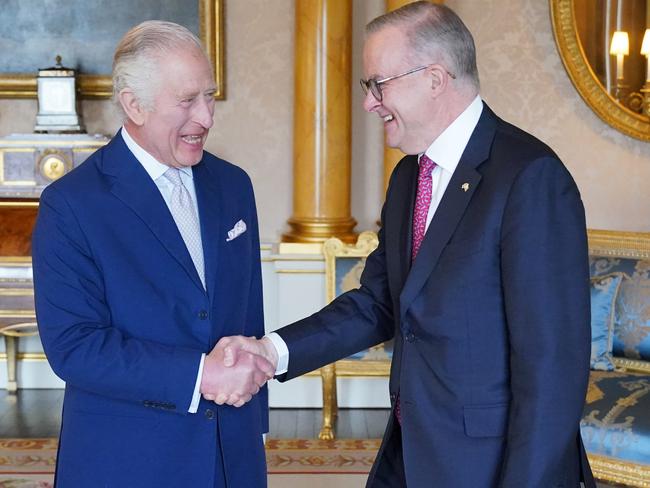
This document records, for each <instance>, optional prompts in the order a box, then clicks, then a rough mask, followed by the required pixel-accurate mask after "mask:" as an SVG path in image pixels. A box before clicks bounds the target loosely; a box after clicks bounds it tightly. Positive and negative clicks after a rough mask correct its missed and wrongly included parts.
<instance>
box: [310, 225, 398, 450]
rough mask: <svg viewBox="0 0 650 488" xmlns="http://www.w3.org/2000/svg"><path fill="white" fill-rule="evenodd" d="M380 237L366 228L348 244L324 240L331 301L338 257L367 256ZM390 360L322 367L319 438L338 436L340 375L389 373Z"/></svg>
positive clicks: (326, 278)
mask: <svg viewBox="0 0 650 488" xmlns="http://www.w3.org/2000/svg"><path fill="white" fill-rule="evenodd" d="M378 244H379V240H378V238H377V234H376V233H374V232H369V231H368V232H362V233H361V234H360V235H359V237H358V239H357V242H356V244H345V243H343V242H342V241H341V240H340V239H337V238H336V237H332V238H330V239H328V240H326V241H325V242H324V243H323V255H324V256H325V298H326V301H327V303H329V302H331V301H332V300H334V298H335V297H336V259H337V258H354V257H359V258H363V257H366V256H368V255H369V254H370V253H371V252H372V251H374V250H375V248H376V247H377V245H378ZM389 374H390V361H378V360H364V361H358V360H357V361H355V360H351V359H342V360H340V361H336V362H335V363H332V364H328V365H327V366H324V367H322V368H321V369H320V375H321V379H322V382H323V425H322V427H321V430H320V433H319V434H318V438H319V439H322V440H331V439H334V430H333V427H334V422H335V421H336V417H337V415H338V398H337V391H336V377H337V376H347V377H350V376H388V375H389Z"/></svg>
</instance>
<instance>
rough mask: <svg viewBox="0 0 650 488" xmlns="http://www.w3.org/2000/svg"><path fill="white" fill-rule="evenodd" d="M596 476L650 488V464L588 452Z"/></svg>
mask: <svg viewBox="0 0 650 488" xmlns="http://www.w3.org/2000/svg"><path fill="white" fill-rule="evenodd" d="M587 457H588V458H589V464H590V465H591V469H592V471H593V473H594V476H595V477H596V478H598V479H600V480H605V481H612V482H614V483H623V484H624V485H626V486H636V487H640V488H650V466H643V465H641V464H634V463H626V462H622V461H617V460H615V459H612V458H610V457H607V456H599V455H597V454H587Z"/></svg>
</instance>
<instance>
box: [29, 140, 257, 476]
mask: <svg viewBox="0 0 650 488" xmlns="http://www.w3.org/2000/svg"><path fill="white" fill-rule="evenodd" d="M193 174H194V184H195V188H196V195H197V203H198V208H199V216H200V221H201V234H202V240H203V248H204V255H205V271H206V273H205V276H206V286H207V292H206V290H204V289H203V287H202V285H201V281H200V279H199V277H198V274H197V272H196V269H195V268H194V265H193V263H192V260H191V258H190V255H189V253H188V251H187V249H186V247H185V245H184V243H183V240H182V238H181V235H180V233H179V232H178V230H177V228H176V225H175V223H174V220H173V218H172V216H171V214H170V212H169V210H168V208H167V206H166V204H165V202H164V200H163V198H162V196H161V195H160V192H159V190H158V188H157V187H156V186H155V184H154V182H153V181H152V180H151V178H150V177H149V175H148V174H147V173H146V171H145V170H144V168H143V167H142V165H141V164H140V163H139V162H138V161H137V160H136V159H135V157H134V156H133V154H132V153H131V152H130V151H129V149H128V148H127V147H126V145H125V143H124V140H123V139H122V137H121V135H119V134H118V135H117V136H116V137H115V138H114V139H113V140H112V141H111V142H110V143H109V144H108V145H107V146H105V147H104V148H102V149H100V150H99V151H97V152H96V153H95V154H93V155H92V156H91V157H90V158H89V159H88V160H87V161H86V162H84V163H83V164H82V165H81V166H80V167H79V168H77V169H75V170H74V171H72V172H71V173H69V174H68V175H66V176H64V177H63V178H61V179H60V180H58V181H56V182H55V183H53V184H51V185H50V186H48V187H47V188H46V189H45V191H44V192H43V194H42V196H41V202H40V209H39V215H38V220H37V223H36V227H35V230H34V234H33V260H34V286H35V293H36V315H37V319H38V324H39V331H40V335H41V340H42V342H43V347H44V349H45V353H46V355H47V357H48V360H49V361H50V364H51V366H52V368H53V369H54V371H55V372H56V373H57V374H58V375H59V376H60V377H61V378H62V379H63V380H65V382H66V391H65V399H64V407H63V425H62V430H61V438H60V447H59V454H58V461H57V474H56V483H57V486H59V487H64V488H67V487H74V488H76V487H82V486H102V487H119V488H123V487H126V486H133V487H136V486H137V487H138V488H144V487H179V486H192V487H206V488H207V487H210V488H212V487H221V486H223V476H222V475H221V474H220V473H222V472H225V477H226V479H227V482H228V486H250V487H253V486H266V469H265V458H264V448H263V445H262V433H263V432H266V431H267V430H268V429H267V426H268V416H267V415H268V413H267V392H266V389H263V390H262V391H261V392H260V394H258V395H256V396H255V397H254V398H253V400H252V401H251V402H250V403H248V404H247V405H245V406H244V407H242V408H239V409H236V408H234V407H228V406H223V407H219V406H216V405H215V404H214V403H211V402H206V401H205V400H201V404H200V406H199V411H198V413H196V414H188V408H189V405H190V401H191V398H192V393H193V391H194V386H195V382H196V378H197V372H198V367H199V361H200V357H201V353H204V352H209V351H210V350H211V349H212V347H213V346H214V344H215V343H216V342H217V340H218V339H219V338H220V337H222V336H229V335H232V334H243V335H246V336H250V335H256V336H258V337H259V336H261V335H262V334H263V317H262V285H261V271H260V260H259V237H258V229H257V217H256V210H255V201H254V196H253V189H252V186H251V183H250V180H249V178H248V176H247V175H246V174H245V172H244V171H243V170H241V169H240V168H238V167H236V166H234V165H232V164H230V163H227V162H226V161H223V160H221V159H218V158H216V157H215V156H213V155H211V154H208V153H204V157H203V159H202V161H201V162H200V163H199V164H197V165H196V166H194V167H193ZM239 220H243V221H244V222H245V223H246V225H247V226H248V230H247V231H246V232H245V233H244V234H242V235H240V236H239V237H238V238H236V239H234V240H232V241H230V242H226V238H227V232H228V230H230V229H232V228H233V226H234V224H235V223H236V222H237V221H239Z"/></svg>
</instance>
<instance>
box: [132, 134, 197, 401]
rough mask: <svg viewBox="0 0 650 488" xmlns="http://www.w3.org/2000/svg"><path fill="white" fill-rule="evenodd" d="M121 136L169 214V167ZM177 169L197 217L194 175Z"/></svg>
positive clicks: (171, 188) (170, 190)
mask: <svg viewBox="0 0 650 488" xmlns="http://www.w3.org/2000/svg"><path fill="white" fill-rule="evenodd" d="M121 134H122V139H124V142H125V144H126V147H128V148H129V150H130V151H131V152H132V153H133V155H134V156H135V159H137V160H138V162H139V163H140V164H141V165H142V167H143V168H144V169H145V171H146V172H147V174H148V175H149V176H150V177H151V179H152V180H153V182H154V183H155V184H156V187H157V188H158V190H159V191H160V194H161V195H162V197H163V200H165V203H166V204H167V207H168V208H169V210H170V212H171V206H170V205H171V199H172V190H173V188H174V185H172V183H171V181H169V180H168V179H167V178H165V177H164V176H163V175H164V174H165V171H167V170H168V169H169V166H167V165H166V164H163V163H161V162H159V161H158V160H157V159H156V158H154V157H153V156H152V155H151V154H149V153H148V152H147V151H145V150H144V149H143V148H142V146H140V145H139V144H138V143H137V142H135V141H134V140H133V138H132V137H131V136H130V135H129V133H128V132H127V130H126V128H125V127H122V131H121ZM178 169H179V174H180V177H181V181H182V182H183V185H184V186H185V188H187V191H188V192H189V194H190V196H191V197H192V204H193V205H194V210H195V211H196V215H199V207H198V205H197V203H196V190H195V188H194V175H193V174H192V168H191V167H184V168H178ZM204 361H205V354H202V355H201V362H200V363H199V372H198V374H197V376H196V382H195V383H194V394H193V395H192V403H190V408H189V409H188V412H189V413H196V412H197V411H198V409H199V401H200V400H201V392H200V387H201V376H202V374H203V362H204Z"/></svg>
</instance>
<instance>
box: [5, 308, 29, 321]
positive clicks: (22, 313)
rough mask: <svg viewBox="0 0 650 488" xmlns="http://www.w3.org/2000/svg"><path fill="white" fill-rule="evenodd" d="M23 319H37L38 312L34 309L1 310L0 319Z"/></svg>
mask: <svg viewBox="0 0 650 488" xmlns="http://www.w3.org/2000/svg"><path fill="white" fill-rule="evenodd" d="M13 318H16V319H19V318H20V319H22V318H31V319H35V318H36V314H35V313H34V311H33V310H8V309H4V310H0V319H13Z"/></svg>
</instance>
